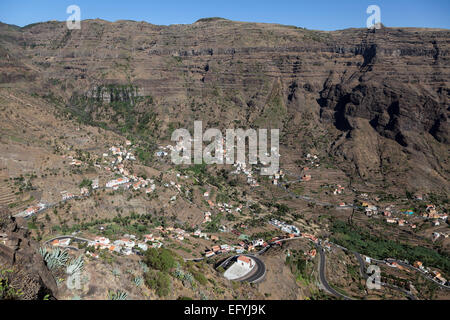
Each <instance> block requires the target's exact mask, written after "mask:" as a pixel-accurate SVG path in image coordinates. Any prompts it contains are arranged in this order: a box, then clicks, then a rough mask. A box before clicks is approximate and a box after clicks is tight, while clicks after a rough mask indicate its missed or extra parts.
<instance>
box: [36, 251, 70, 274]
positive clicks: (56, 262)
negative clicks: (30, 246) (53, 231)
mask: <svg viewBox="0 0 450 320" xmlns="http://www.w3.org/2000/svg"><path fill="white" fill-rule="evenodd" d="M39 253H40V254H41V255H42V257H43V258H44V261H45V263H46V264H47V267H48V268H49V269H50V270H54V269H57V268H59V267H64V266H65V265H66V263H67V260H68V259H69V252H68V251H67V249H64V250H61V249H60V248H56V249H54V250H52V251H48V250H47V249H45V248H39Z"/></svg>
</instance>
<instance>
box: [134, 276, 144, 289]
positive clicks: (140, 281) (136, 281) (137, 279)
mask: <svg viewBox="0 0 450 320" xmlns="http://www.w3.org/2000/svg"><path fill="white" fill-rule="evenodd" d="M143 283H144V278H142V277H135V278H134V284H135V285H136V287H140V286H142V284H143Z"/></svg>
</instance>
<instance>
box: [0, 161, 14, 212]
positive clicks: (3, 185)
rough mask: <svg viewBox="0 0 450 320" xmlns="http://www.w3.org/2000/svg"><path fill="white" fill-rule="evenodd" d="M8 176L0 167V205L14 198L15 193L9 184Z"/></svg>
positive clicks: (8, 203) (9, 202)
mask: <svg viewBox="0 0 450 320" xmlns="http://www.w3.org/2000/svg"><path fill="white" fill-rule="evenodd" d="M8 178H9V177H8V175H7V172H6V170H5V169H3V170H1V169H0V207H3V206H8V205H10V204H11V203H14V202H15V200H16V195H15V194H14V193H13V190H12V189H11V186H10V185H9V182H8Z"/></svg>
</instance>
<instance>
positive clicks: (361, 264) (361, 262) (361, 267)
mask: <svg viewBox="0 0 450 320" xmlns="http://www.w3.org/2000/svg"><path fill="white" fill-rule="evenodd" d="M354 254H355V257H356V259H357V260H358V262H359V270H360V273H361V276H362V277H363V278H364V279H367V278H369V275H368V274H367V272H366V268H365V262H364V260H363V258H362V257H361V255H360V254H359V253H358V252H354ZM380 285H382V286H384V287H388V288H391V289H394V290H398V291H401V292H402V293H403V294H405V295H406V296H407V297H408V299H410V300H418V299H417V298H416V297H415V296H414V295H413V294H412V293H411V292H409V291H408V290H405V289H403V288H400V287H398V286H396V285H392V284H389V283H386V282H380Z"/></svg>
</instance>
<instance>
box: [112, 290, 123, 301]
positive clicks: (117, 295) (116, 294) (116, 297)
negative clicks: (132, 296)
mask: <svg viewBox="0 0 450 320" xmlns="http://www.w3.org/2000/svg"><path fill="white" fill-rule="evenodd" d="M127 298H128V293H126V292H123V291H120V290H117V291H116V292H114V291H109V292H108V299H109V300H127Z"/></svg>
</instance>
